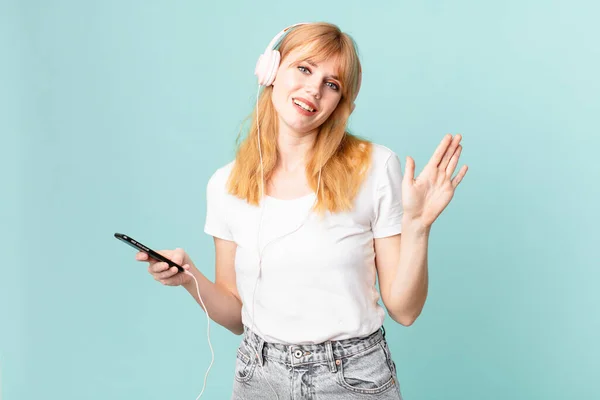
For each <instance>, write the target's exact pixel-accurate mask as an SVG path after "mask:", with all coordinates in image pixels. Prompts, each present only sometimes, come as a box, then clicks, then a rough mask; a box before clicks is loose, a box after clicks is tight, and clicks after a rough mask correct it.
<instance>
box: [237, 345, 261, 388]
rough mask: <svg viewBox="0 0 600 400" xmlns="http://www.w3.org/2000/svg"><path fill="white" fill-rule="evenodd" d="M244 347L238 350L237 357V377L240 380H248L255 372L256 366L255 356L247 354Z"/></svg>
mask: <svg viewBox="0 0 600 400" xmlns="http://www.w3.org/2000/svg"><path fill="white" fill-rule="evenodd" d="M242 347H244V346H240V348H238V350H237V357H236V361H235V379H236V380H238V381H239V382H248V381H249V380H250V379H251V378H252V375H253V374H254V368H256V362H255V361H254V360H255V359H256V358H255V357H250V356H249V355H247V354H246V353H245V352H244V351H243V349H242Z"/></svg>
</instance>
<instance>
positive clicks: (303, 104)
mask: <svg viewBox="0 0 600 400" xmlns="http://www.w3.org/2000/svg"><path fill="white" fill-rule="evenodd" d="M292 100H293V102H294V104H295V105H296V106H297V107H299V108H300V109H302V110H304V111H306V112H309V113H314V112H316V111H317V109H316V107H315V105H314V104H312V103H310V102H309V101H307V100H304V99H298V98H294V99H292Z"/></svg>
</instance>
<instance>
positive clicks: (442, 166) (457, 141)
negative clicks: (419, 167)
mask: <svg viewBox="0 0 600 400" xmlns="http://www.w3.org/2000/svg"><path fill="white" fill-rule="evenodd" d="M461 140H462V136H461V135H460V134H458V135H456V136H454V139H452V142H451V143H450V146H448V149H446V152H445V153H444V156H443V157H442V160H441V161H440V164H439V165H438V167H439V168H440V170H445V169H446V168H448V163H449V162H450V159H451V158H452V156H454V153H455V152H456V149H457V148H458V145H459V144H460V141H461Z"/></svg>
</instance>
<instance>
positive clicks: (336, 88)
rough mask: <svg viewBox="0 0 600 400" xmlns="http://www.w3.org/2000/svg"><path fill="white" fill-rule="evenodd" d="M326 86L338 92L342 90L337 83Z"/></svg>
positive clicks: (327, 83) (329, 83)
mask: <svg viewBox="0 0 600 400" xmlns="http://www.w3.org/2000/svg"><path fill="white" fill-rule="evenodd" d="M325 84H326V85H327V86H329V87H330V88H331V89H333V90H335V91H336V92H337V91H338V90H340V87H339V86H338V85H336V84H335V83H333V82H326V83H325Z"/></svg>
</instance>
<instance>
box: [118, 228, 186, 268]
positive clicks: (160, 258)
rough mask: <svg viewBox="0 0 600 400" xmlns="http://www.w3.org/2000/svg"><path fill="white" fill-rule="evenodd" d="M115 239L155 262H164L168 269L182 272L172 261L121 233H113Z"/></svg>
mask: <svg viewBox="0 0 600 400" xmlns="http://www.w3.org/2000/svg"><path fill="white" fill-rule="evenodd" d="M115 237H116V238H117V239H119V240H120V241H122V242H125V243H127V244H128V245H130V246H131V247H133V248H135V249H138V250H139V251H143V252H144V253H146V254H148V255H149V256H150V257H152V258H154V259H155V260H158V261H162V262H166V263H167V264H169V267H177V269H178V270H179V272H183V267H182V266H181V265H179V264H176V263H174V262H173V261H171V260H169V259H168V258H166V257H164V256H161V255H160V254H158V253H157V252H156V251H154V250H152V249H151V248H150V247H148V246H144V245H143V244H141V243H140V242H138V241H137V240H135V239H134V238H132V237H131V236H127V235H124V234H122V233H115Z"/></svg>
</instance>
